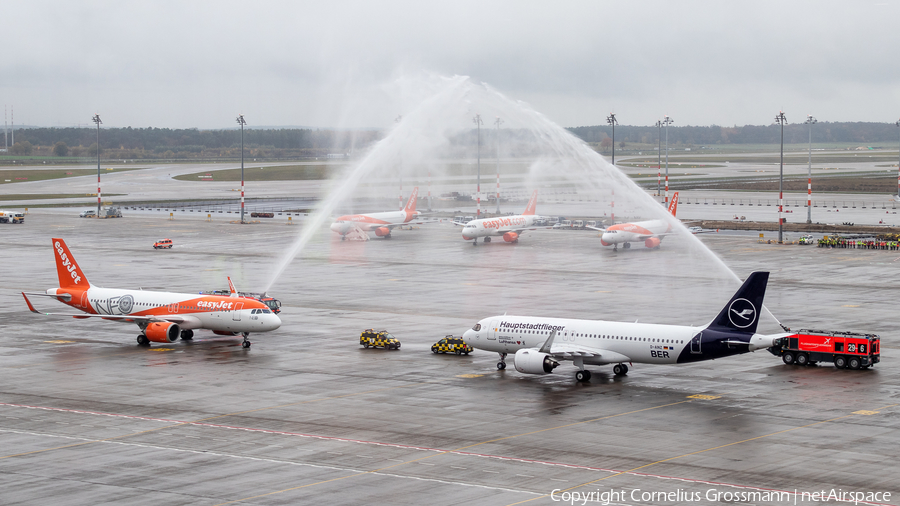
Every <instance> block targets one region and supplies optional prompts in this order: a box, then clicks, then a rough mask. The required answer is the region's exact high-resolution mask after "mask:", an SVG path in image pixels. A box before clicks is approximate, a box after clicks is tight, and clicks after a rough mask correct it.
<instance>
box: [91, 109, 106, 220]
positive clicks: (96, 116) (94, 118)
mask: <svg viewBox="0 0 900 506" xmlns="http://www.w3.org/2000/svg"><path fill="white" fill-rule="evenodd" d="M91 121H93V122H94V123H96V124H97V218H99V217H100V203H101V201H102V199H101V197H100V124H101V123H103V122H102V121H100V115H99V114H95V115H94V117H93V118H91Z"/></svg>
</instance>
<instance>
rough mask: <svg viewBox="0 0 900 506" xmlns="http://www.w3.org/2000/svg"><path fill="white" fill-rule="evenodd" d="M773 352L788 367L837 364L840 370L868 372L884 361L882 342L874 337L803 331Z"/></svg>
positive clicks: (783, 340) (780, 342)
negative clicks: (818, 363)
mask: <svg viewBox="0 0 900 506" xmlns="http://www.w3.org/2000/svg"><path fill="white" fill-rule="evenodd" d="M773 344H774V345H773V346H772V347H771V348H769V352H771V353H772V354H773V355H775V356H776V357H777V356H781V360H782V361H783V362H784V363H785V364H796V365H813V364H815V363H817V362H834V366H835V367H837V368H838V369H866V368H868V367H871V366H873V365H875V364H877V363H878V362H880V361H881V338H879V337H878V336H876V335H874V334H857V333H854V332H834V331H825V330H808V329H801V330H799V331H797V333H796V334H794V335H791V336H787V337H783V338H781V339H778V340H776V341H775V342H774V343H773Z"/></svg>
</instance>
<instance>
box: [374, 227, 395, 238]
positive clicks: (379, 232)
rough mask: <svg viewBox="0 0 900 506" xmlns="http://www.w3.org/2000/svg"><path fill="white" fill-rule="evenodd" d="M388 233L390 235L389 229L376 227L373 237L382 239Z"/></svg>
mask: <svg viewBox="0 0 900 506" xmlns="http://www.w3.org/2000/svg"><path fill="white" fill-rule="evenodd" d="M390 233H391V229H389V228H387V227H378V228H376V229H375V235H377V236H378V237H384V236H386V235H388V234H390Z"/></svg>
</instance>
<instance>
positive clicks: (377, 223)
mask: <svg viewBox="0 0 900 506" xmlns="http://www.w3.org/2000/svg"><path fill="white" fill-rule="evenodd" d="M418 196H419V187H418V186H417V187H415V188H413V192H412V194H411V195H410V196H409V201H407V202H406V206H404V207H403V209H402V210H400V211H386V212H383V213H369V214H348V215H346V216H341V217H339V218H338V219H336V220H335V221H334V223H332V224H331V230H333V231H335V232H337V233H338V234H341V240H342V241H343V240H344V239H346V238H347V234H349V233H351V232H357V233H358V234H359V236H360V237H362V238H365V239H366V240H368V238H369V236H368V235H367V234H366V232H373V231H374V232H375V235H377V236H378V237H384V238H385V239H390V238H391V230H393V229H394V228H395V227H399V226H401V225H410V224H412V223H420V222H416V221H414V220H415V219H416V218H418V217H419V214H420V213H419V211H416V199H417V198H418Z"/></svg>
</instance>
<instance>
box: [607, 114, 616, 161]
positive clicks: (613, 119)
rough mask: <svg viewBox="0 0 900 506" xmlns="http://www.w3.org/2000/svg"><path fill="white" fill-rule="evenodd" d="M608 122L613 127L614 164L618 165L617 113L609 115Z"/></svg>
mask: <svg viewBox="0 0 900 506" xmlns="http://www.w3.org/2000/svg"><path fill="white" fill-rule="evenodd" d="M606 122H607V123H609V124H610V125H612V131H613V132H612V134H613V135H612V141H613V143H612V144H613V152H612V164H613V165H615V164H616V124H617V123H618V121H617V120H616V114H615V113H612V112H611V113H609V116H607V117H606Z"/></svg>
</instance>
